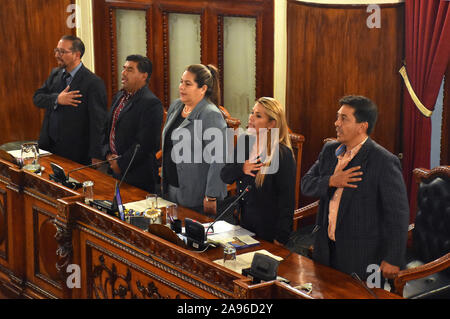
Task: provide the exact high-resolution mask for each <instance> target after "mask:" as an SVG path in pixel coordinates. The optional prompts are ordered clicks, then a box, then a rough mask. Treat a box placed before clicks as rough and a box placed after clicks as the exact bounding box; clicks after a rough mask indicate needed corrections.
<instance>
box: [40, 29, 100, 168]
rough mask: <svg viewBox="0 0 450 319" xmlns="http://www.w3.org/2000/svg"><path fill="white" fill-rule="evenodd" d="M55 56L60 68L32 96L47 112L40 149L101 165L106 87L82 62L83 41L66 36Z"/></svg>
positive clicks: (59, 44) (57, 48)
mask: <svg viewBox="0 0 450 319" xmlns="http://www.w3.org/2000/svg"><path fill="white" fill-rule="evenodd" d="M54 53H55V59H56V61H57V63H58V67H57V68H54V69H53V70H52V71H51V73H50V76H49V77H48V79H47V80H46V81H45V83H44V84H43V86H42V87H41V88H39V89H38V90H37V91H36V92H35V93H34V96H33V102H34V104H35V105H36V106H37V107H39V108H43V109H45V110H46V111H45V117H44V121H43V123H42V128H41V133H40V136H39V147H40V148H42V149H44V150H47V151H49V152H51V153H54V154H57V155H60V156H63V157H65V158H68V159H71V160H73V161H75V162H78V163H80V164H90V163H91V162H92V163H95V162H98V161H99V159H100V158H101V148H100V144H101V139H102V134H103V129H104V126H105V121H106V112H107V109H106V103H107V102H106V101H107V100H106V89H105V84H104V82H103V80H102V79H100V78H99V77H98V76H96V75H95V74H94V73H92V72H91V71H90V70H88V69H87V68H86V67H85V66H84V65H83V63H82V62H81V58H82V57H83V54H84V44H83V42H82V41H81V39H80V38H78V37H76V36H73V35H65V36H63V37H62V38H61V39H60V40H59V42H58V46H57V47H56V48H55V49H54Z"/></svg>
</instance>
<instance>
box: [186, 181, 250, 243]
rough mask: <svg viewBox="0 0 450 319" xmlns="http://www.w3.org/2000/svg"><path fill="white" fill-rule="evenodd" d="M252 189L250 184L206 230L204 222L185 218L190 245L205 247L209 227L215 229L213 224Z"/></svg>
mask: <svg viewBox="0 0 450 319" xmlns="http://www.w3.org/2000/svg"><path fill="white" fill-rule="evenodd" d="M251 189H252V186H251V185H248V186H247V187H246V188H245V190H244V191H243V192H242V193H241V194H240V195H239V196H238V197H237V198H236V199H235V200H234V201H233V202H232V203H231V204H230V205H228V206H227V208H225V210H224V211H223V212H222V213H220V215H218V216H217V217H216V218H215V219H214V221H213V222H212V223H211V224H210V225H209V226H208V228H207V229H206V232H205V228H204V227H203V225H202V224H200V223H199V222H197V221H194V220H192V219H190V218H185V220H184V224H185V231H186V238H187V242H188V245H189V246H192V247H193V248H196V249H203V248H204V246H205V242H206V240H207V234H208V231H209V229H211V228H212V229H214V228H213V225H214V223H215V222H217V221H218V220H219V219H220V218H222V217H223V216H224V215H225V214H226V213H227V212H228V211H229V210H230V209H231V208H233V207H234V205H236V203H237V202H238V201H239V200H240V199H241V198H242V197H244V195H245V194H247V193H248V192H249V191H250V190H251Z"/></svg>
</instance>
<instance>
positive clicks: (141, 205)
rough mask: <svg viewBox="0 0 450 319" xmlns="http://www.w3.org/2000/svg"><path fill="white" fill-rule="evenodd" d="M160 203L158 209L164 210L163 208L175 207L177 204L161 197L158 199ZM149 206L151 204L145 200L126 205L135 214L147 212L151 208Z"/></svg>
mask: <svg viewBox="0 0 450 319" xmlns="http://www.w3.org/2000/svg"><path fill="white" fill-rule="evenodd" d="M157 202H158V205H157V206H158V208H163V207H167V206H171V205H175V203H172V202H170V201H168V200H165V199H163V198H161V197H158V199H157ZM149 204H151V203H150V202H148V201H147V199H143V200H139V201H136V202H129V203H126V204H124V206H125V208H126V209H132V210H134V211H135V212H143V211H144V210H146V209H147V208H150V207H149Z"/></svg>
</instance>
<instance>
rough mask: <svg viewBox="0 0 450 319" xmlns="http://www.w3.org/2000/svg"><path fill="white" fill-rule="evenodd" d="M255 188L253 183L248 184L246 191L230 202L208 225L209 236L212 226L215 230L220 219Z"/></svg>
mask: <svg viewBox="0 0 450 319" xmlns="http://www.w3.org/2000/svg"><path fill="white" fill-rule="evenodd" d="M252 188H253V186H252V185H247V187H246V188H245V189H244V191H243V192H242V193H241V194H240V195H239V196H238V197H237V198H236V199H235V200H234V201H233V202H232V203H231V204H230V205H228V207H227V208H225V209H224V211H223V212H222V213H220V215H219V216H217V217H216V218H215V219H214V221H213V222H212V223H211V225H209V226H208V228H207V229H206V236H208V231H209V230H210V229H211V228H212V230H213V231H214V227H213V225H214V224H215V223H216V222H217V221H218V220H219V219H221V218H222V217H223V216H224V215H225V214H226V213H227V212H228V211H229V210H230V209H231V208H233V207H234V205H236V204H237V203H238V202H239V201H240V200H241V198H242V197H244V196H245V194H247V193H248V192H249V191H251V190H252Z"/></svg>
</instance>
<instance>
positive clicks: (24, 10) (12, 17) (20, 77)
mask: <svg viewBox="0 0 450 319" xmlns="http://www.w3.org/2000/svg"><path fill="white" fill-rule="evenodd" d="M74 2H75V1H70V0H32V1H30V0H16V1H2V4H1V6H2V7H1V10H0V37H1V38H2V39H8V41H4V43H3V44H2V50H1V51H0V66H1V69H2V70H3V72H1V74H0V83H2V85H1V86H0V100H1V104H0V122H1V123H2V125H1V127H0V144H3V143H7V142H11V141H18V140H37V138H38V136H39V132H40V127H41V123H42V119H43V116H44V111H43V110H39V109H38V108H37V107H35V106H34V105H33V100H32V97H33V94H34V92H35V91H36V89H38V88H39V87H40V86H41V85H42V84H43V83H44V81H45V80H46V79H47V77H48V75H49V74H50V70H51V69H52V68H53V67H56V61H55V58H54V54H53V48H55V47H56V45H57V42H58V40H59V39H60V37H61V36H62V35H64V34H75V29H74V28H69V27H68V25H67V23H66V20H67V19H68V18H69V16H70V14H71V13H70V12H69V13H68V12H66V9H67V7H68V5H70V4H72V3H74Z"/></svg>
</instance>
